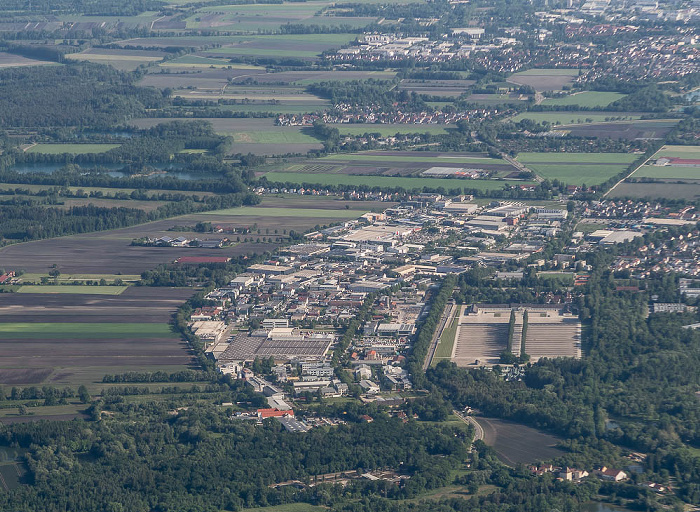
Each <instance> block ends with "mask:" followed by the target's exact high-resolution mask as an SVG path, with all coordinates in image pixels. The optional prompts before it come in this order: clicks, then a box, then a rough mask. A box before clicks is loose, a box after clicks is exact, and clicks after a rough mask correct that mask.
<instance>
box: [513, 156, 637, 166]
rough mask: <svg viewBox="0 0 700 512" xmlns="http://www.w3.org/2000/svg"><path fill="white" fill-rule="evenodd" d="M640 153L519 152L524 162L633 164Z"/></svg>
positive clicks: (521, 160) (519, 160)
mask: <svg viewBox="0 0 700 512" xmlns="http://www.w3.org/2000/svg"><path fill="white" fill-rule="evenodd" d="M637 158H639V155H632V154H630V153H519V154H518V157H517V160H518V162H522V163H524V164H529V163H539V164H557V163H561V164H627V165H629V164H631V163H632V162H634V161H635V160H636V159H637Z"/></svg>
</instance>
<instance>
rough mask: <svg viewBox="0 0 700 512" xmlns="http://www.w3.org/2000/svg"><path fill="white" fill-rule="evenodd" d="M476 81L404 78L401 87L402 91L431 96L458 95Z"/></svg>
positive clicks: (447, 96)
mask: <svg viewBox="0 0 700 512" xmlns="http://www.w3.org/2000/svg"><path fill="white" fill-rule="evenodd" d="M475 83H476V81H475V80H408V79H406V80H402V81H401V83H400V84H399V89H400V90H402V91H408V92H415V93H416V94H427V95H430V96H443V97H446V98H450V97H457V96H460V95H462V94H464V93H465V92H466V90H467V89H468V88H469V87H471V86H472V85H474V84H475Z"/></svg>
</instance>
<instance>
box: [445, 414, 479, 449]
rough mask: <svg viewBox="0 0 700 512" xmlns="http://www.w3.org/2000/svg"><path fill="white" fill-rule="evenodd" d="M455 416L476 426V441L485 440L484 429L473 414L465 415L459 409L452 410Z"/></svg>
mask: <svg viewBox="0 0 700 512" xmlns="http://www.w3.org/2000/svg"><path fill="white" fill-rule="evenodd" d="M452 412H453V413H454V415H455V416H457V417H458V418H459V419H460V420H462V421H463V422H464V423H467V424H469V425H471V426H473V427H474V441H483V439H484V429H483V428H482V427H481V425H479V423H478V422H477V421H476V420H475V419H474V418H473V417H471V416H466V415H463V414H462V413H461V412H459V411H456V410H455V411H452Z"/></svg>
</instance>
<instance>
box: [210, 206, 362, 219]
mask: <svg viewBox="0 0 700 512" xmlns="http://www.w3.org/2000/svg"><path fill="white" fill-rule="evenodd" d="M364 213H367V210H366V209H361V210H350V209H348V210H323V209H309V210H306V209H297V208H282V207H279V208H256V207H254V206H244V207H242V208H229V209H226V210H215V211H212V212H207V213H205V214H204V215H216V216H221V215H226V216H229V215H230V216H232V217H237V216H241V215H243V216H253V215H255V216H258V217H284V216H286V215H289V216H291V217H301V218H304V217H312V218H314V219H353V218H357V217H359V216H360V215H362V214H364Z"/></svg>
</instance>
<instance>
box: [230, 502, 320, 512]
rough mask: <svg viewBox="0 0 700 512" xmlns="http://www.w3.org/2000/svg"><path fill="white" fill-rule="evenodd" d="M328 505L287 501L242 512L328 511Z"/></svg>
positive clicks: (245, 509) (246, 509)
mask: <svg viewBox="0 0 700 512" xmlns="http://www.w3.org/2000/svg"><path fill="white" fill-rule="evenodd" d="M328 510H329V509H327V508H326V507H320V506H318V505H309V504H308V503H287V504H285V505H275V506H273V507H260V508H244V509H243V510H242V511H241V512H328Z"/></svg>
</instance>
